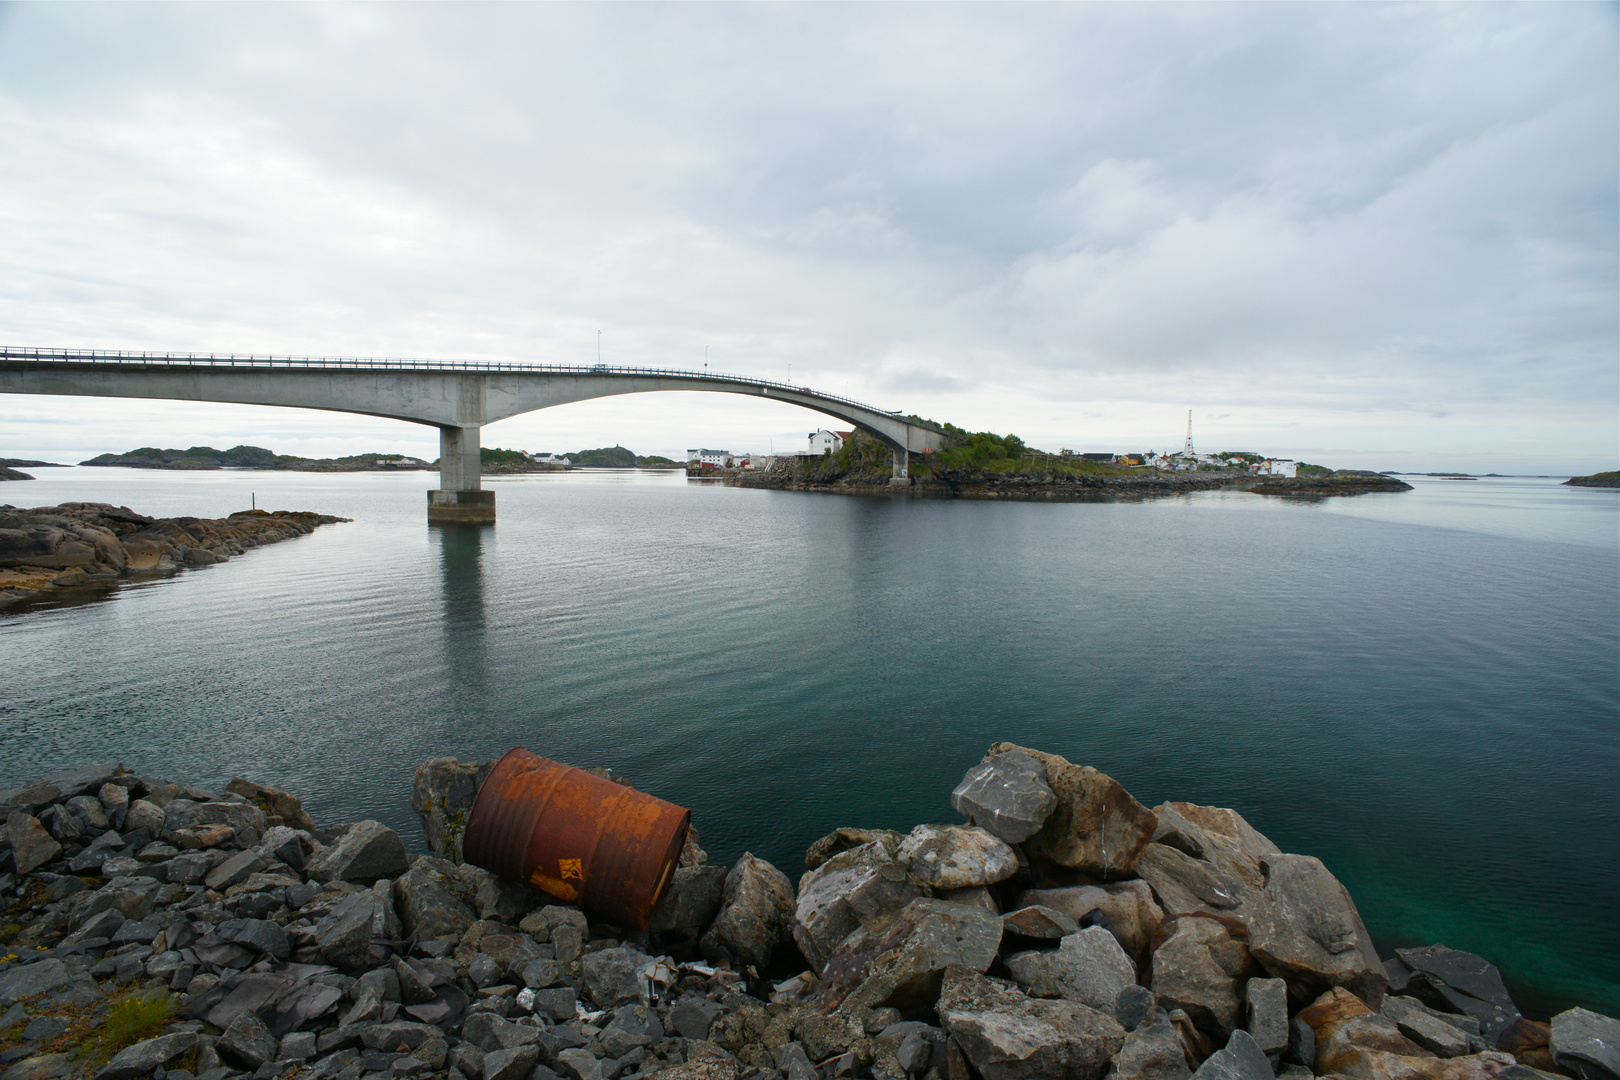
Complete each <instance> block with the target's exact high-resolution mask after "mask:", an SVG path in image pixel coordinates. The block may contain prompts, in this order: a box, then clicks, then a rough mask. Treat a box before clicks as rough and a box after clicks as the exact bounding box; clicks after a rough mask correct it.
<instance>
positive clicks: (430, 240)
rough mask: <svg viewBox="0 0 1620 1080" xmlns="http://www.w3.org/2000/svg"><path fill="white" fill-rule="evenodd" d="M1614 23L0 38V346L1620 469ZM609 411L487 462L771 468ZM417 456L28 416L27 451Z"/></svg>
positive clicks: (177, 409)
mask: <svg viewBox="0 0 1620 1080" xmlns="http://www.w3.org/2000/svg"><path fill="white" fill-rule="evenodd" d="M1616 26H1617V8H1616V6H1615V5H1613V4H1581V3H1566V4H1527V5H1519V6H1515V5H1503V4H1467V5H1438V4H1392V5H1379V4H1352V5H1331V4H1255V5H1237V4H1233V5H1220V4H1198V5H1191V6H1177V5H1171V4H1153V5H1139V4H1131V5H1123V4H1122V5H1110V4H1083V5H1074V6H1066V5H1057V4H1042V5H1033V6H1021V5H1006V4H998V5H986V6H978V5H970V4H951V5H926V4H905V5H873V6H867V5H855V4H824V5H807V6H797V5H787V4H751V5H741V6H728V5H721V4H704V5H690V6H685V5H674V4H659V5H638V4H599V5H578V6H575V5H564V4H546V5H534V6H523V5H515V4H503V5H491V6H473V5H454V6H451V5H443V6H441V5H433V4H396V5H388V6H380V7H370V6H357V5H338V4H327V5H317V6H296V5H288V4H277V5H262V6H261V5H254V4H230V5H151V4H135V5H123V4H120V5H112V6H106V5H99V4H50V3H31V4H13V5H8V6H0V342H4V343H7V344H19V345H74V346H106V347H125V348H151V349H175V350H198V349H200V350H218V351H233V350H234V351H257V352H297V353H322V354H349V355H362V356H373V355H389V356H417V357H440V358H462V359H490V360H497V359H498V360H528V361H538V362H559V363H577V362H594V360H595V358H596V349H597V332H598V331H601V347H602V358H603V360H605V361H608V362H611V363H615V364H637V365H648V366H677V367H695V366H699V365H701V364H702V363H703V358H704V350H705V348H707V349H708V355H709V363H710V365H711V366H712V368H713V369H715V370H721V371H732V372H738V373H742V374H746V375H755V376H762V377H766V378H779V379H786V378H787V377H788V376H789V372H790V370H791V375H792V379H793V381H794V382H796V383H801V384H804V385H810V386H814V387H818V388H821V389H825V390H829V391H832V392H835V393H840V394H847V395H849V396H852V397H856V398H859V399H862V400H867V401H870V402H872V403H873V404H876V405H878V406H880V407H882V408H886V409H903V410H905V411H907V412H915V413H920V414H922V415H925V416H930V417H933V418H936V419H939V420H949V421H951V422H954V423H956V424H959V425H961V426H963V427H966V428H969V429H974V430H979V429H991V430H995V431H1001V432H1008V431H1011V432H1016V433H1018V434H1020V435H1022V436H1023V437H1024V438H1025V439H1026V440H1027V441H1029V442H1030V443H1032V444H1035V445H1037V446H1042V447H1047V448H1052V449H1056V448H1059V447H1072V448H1075V449H1082V450H1099V449H1105V450H1123V449H1140V448H1149V447H1151V448H1159V449H1166V448H1177V447H1179V446H1180V444H1181V442H1182V439H1183V438H1184V435H1185V424H1186V417H1187V410H1188V409H1191V410H1192V411H1193V414H1194V436H1195V439H1196V441H1197V444H1198V447H1199V448H1200V449H1203V450H1217V449H1254V450H1259V451H1262V452H1270V453H1275V454H1278V455H1286V456H1294V457H1302V458H1304V459H1307V460H1312V461H1321V462H1323V463H1325V464H1329V465H1338V466H1341V467H1344V466H1371V467H1377V468H1412V469H1437V468H1465V469H1473V470H1478V471H1486V470H1491V469H1495V470H1497V471H1503V472H1513V471H1532V472H1552V471H1591V470H1594V469H1598V468H1611V469H1612V468H1615V467H1616V464H1617V462H1620V271H1617V268H1620V252H1617V235H1620V221H1617V203H1620V182H1617V172H1620V164H1617V162H1620V115H1617V100H1620V75H1617V60H1616V57H1617V55H1620V41H1617V32H1616ZM822 423H825V421H824V420H822V419H821V418H819V417H818V416H817V415H816V414H813V413H808V412H804V411H802V410H798V409H796V408H793V407H790V406H785V405H772V404H767V403H761V402H755V401H749V400H746V399H741V398H730V397H727V396H725V395H709V394H657V395H642V396H638V397H627V398H617V399H607V400H603V401H597V402H590V403H581V404H577V405H571V406H564V407H561V408H557V409H551V410H546V411H543V412H538V413H531V414H528V415H526V416H522V417H517V418H514V419H512V420H508V421H504V422H502V423H501V424H498V425H493V426H491V427H489V428H486V429H485V434H484V442H485V445H492V446H494V445H499V446H519V447H523V448H526V449H533V450H570V449H579V448H582V447H589V446H597V445H604V444H607V445H611V444H613V443H621V444H623V445H626V446H629V447H631V448H632V449H635V450H637V451H639V452H642V453H664V454H670V455H677V454H679V453H680V452H682V451H684V449H685V448H687V447H692V446H700V445H701V446H715V447H722V446H723V447H727V448H730V449H733V450H763V449H766V448H767V447H768V445H770V444H772V443H774V444H775V446H776V447H777V448H781V447H783V446H785V445H788V444H790V443H792V442H794V440H802V439H803V437H804V434H805V433H806V432H808V431H809V430H810V429H811V428H814V427H817V426H820V425H821V424H822ZM238 442H247V443H256V444H260V445H265V446H270V447H271V448H273V449H276V450H279V451H282V452H293V453H306V454H322V455H325V454H336V453H347V452H355V451H358V450H368V449H382V450H403V451H408V452H415V453H420V454H423V455H424V456H427V457H433V456H436V454H437V436H436V433H435V431H434V430H433V429H431V428H427V427H420V426H416V425H411V424H405V423H399V422H394V421H384V420H376V419H368V418H363V417H351V416H345V415H341V414H324V413H312V412H303V411H295V410H276V409H263V408H250V407H232V406H212V405H194V404H193V405H187V404H179V403H163V402H133V403H130V402H114V401H108V400H98V399H93V398H79V399H69V398H35V397H23V396H8V397H4V398H0V454H7V453H9V454H12V455H23V454H26V455H29V456H46V457H51V456H55V457H68V458H72V459H73V460H78V457H76V456H75V455H84V456H87V455H88V454H91V453H97V452H101V451H104V450H124V449H129V448H131V447H134V446H138V445H145V444H158V445H164V446H170V445H191V444H193V443H210V444H213V445H216V446H220V447H224V446H227V445H232V444H235V443H238Z"/></svg>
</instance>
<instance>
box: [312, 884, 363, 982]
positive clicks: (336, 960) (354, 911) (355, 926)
mask: <svg viewBox="0 0 1620 1080" xmlns="http://www.w3.org/2000/svg"><path fill="white" fill-rule="evenodd" d="M375 908H376V899H375V898H374V896H373V894H371V893H369V892H360V893H354V894H352V895H350V896H348V897H346V898H345V899H343V900H342V901H340V902H339V903H338V905H337V907H335V908H333V909H332V911H331V913H330V914H328V915H327V916H326V917H325V918H323V919H321V920H320V921H319V922H317V923H316V924H315V946H316V948H317V949H318V950H319V951H320V954H321V959H322V960H324V961H326V962H327V963H328V964H331V965H333V966H334V967H337V968H341V969H342V970H344V971H348V972H355V973H357V972H360V971H365V970H367V969H368V968H370V967H371V952H370V950H371V927H372V923H373V921H374V918H375Z"/></svg>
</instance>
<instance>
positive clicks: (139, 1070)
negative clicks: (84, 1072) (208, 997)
mask: <svg viewBox="0 0 1620 1080" xmlns="http://www.w3.org/2000/svg"><path fill="white" fill-rule="evenodd" d="M196 1045H197V1033H196V1032H194V1031H177V1032H174V1033H172V1034H169V1035H159V1036H158V1037H157V1038H155V1039H146V1040H144V1041H142V1042H138V1043H135V1044H134V1045H133V1046H126V1047H124V1048H123V1049H122V1050H120V1051H118V1053H117V1054H116V1055H114V1056H113V1059H112V1060H111V1061H109V1062H107V1064H105V1065H103V1066H102V1067H101V1069H100V1071H98V1072H97V1073H96V1080H134V1078H135V1077H137V1076H150V1075H152V1072H153V1070H155V1069H157V1068H158V1067H159V1066H162V1065H167V1064H168V1063H169V1062H171V1061H173V1060H174V1059H175V1058H177V1057H179V1056H180V1055H181V1054H184V1053H186V1052H188V1051H189V1050H191V1049H192V1048H193V1047H195V1046H196Z"/></svg>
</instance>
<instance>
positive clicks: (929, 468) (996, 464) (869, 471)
mask: <svg viewBox="0 0 1620 1080" xmlns="http://www.w3.org/2000/svg"><path fill="white" fill-rule="evenodd" d="M974 440H978V441H977V442H975V441H974ZM992 440H993V441H992ZM921 457H922V459H921V460H919V459H918V457H917V456H914V457H913V460H912V463H911V466H910V469H909V471H910V473H911V475H910V476H909V477H907V478H906V479H905V480H904V482H900V483H896V482H893V481H892V480H891V472H892V454H891V451H890V450H889V448H888V446H886V445H885V444H884V443H882V442H880V441H879V440H877V439H875V438H872V437H871V436H868V435H866V434H865V433H864V432H854V433H852V434H851V436H850V438H848V439H847V440H845V442H844V445H843V446H842V447H841V448H840V449H839V450H838V451H837V452H836V453H832V454H828V455H826V456H825V457H821V458H782V459H779V460H777V461H776V462H775V463H774V464H773V465H772V467H771V468H769V469H761V470H752V471H749V470H744V471H740V472H737V473H735V474H731V475H727V476H725V477H724V481H725V483H727V484H730V485H734V486H737V487H749V488H767V489H771V490H778V491H821V492H832V493H839V494H846V495H909V496H916V497H922V498H941V499H1013V500H1040V501H1052V502H1063V501H1083V500H1089V499H1099V498H1122V497H1124V498H1129V497H1145V496H1155V495H1179V494H1184V493H1186V492H1191V491H1213V490H1218V489H1226V488H1233V489H1237V490H1241V491H1253V492H1255V493H1256V494H1259V495H1280V496H1289V497H1293V498H1324V497H1333V496H1347V495H1365V494H1369V493H1372V492H1393V491H1411V490H1412V485H1410V484H1408V483H1406V482H1405V481H1403V480H1401V479H1399V478H1397V477H1394V476H1388V475H1383V474H1380V473H1373V472H1364V471H1360V470H1354V469H1339V470H1332V469H1325V468H1322V467H1320V466H1305V467H1304V468H1303V469H1302V470H1301V471H1300V475H1299V476H1297V477H1282V476H1261V475H1256V474H1255V473H1252V472H1248V471H1244V470H1238V469H1231V470H1227V469H1198V470H1189V471H1185V472H1179V471H1172V470H1167V469H1156V468H1148V467H1143V466H1128V465H1115V464H1104V463H1098V462H1089V461H1084V460H1080V459H1076V458H1062V457H1057V456H1054V455H1050V454H1041V455H1032V454H1029V453H1027V451H1025V450H1024V447H1023V444H1022V442H1021V441H1019V440H1018V439H1017V437H1016V436H1004V437H1003V436H988V435H987V434H986V433H982V432H981V433H978V434H976V435H973V436H965V437H964V438H963V439H962V442H961V445H959V446H953V447H950V448H947V449H946V450H944V451H941V452H939V453H938V454H932V455H922V456H921Z"/></svg>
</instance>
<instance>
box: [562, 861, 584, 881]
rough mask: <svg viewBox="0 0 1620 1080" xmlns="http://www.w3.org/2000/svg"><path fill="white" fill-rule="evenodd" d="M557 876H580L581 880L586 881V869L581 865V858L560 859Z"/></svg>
mask: <svg viewBox="0 0 1620 1080" xmlns="http://www.w3.org/2000/svg"><path fill="white" fill-rule="evenodd" d="M557 876H558V877H559V878H564V879H566V878H578V879H579V880H581V881H584V880H585V870H584V867H582V866H581V865H580V860H578V859H558V860H557Z"/></svg>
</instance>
